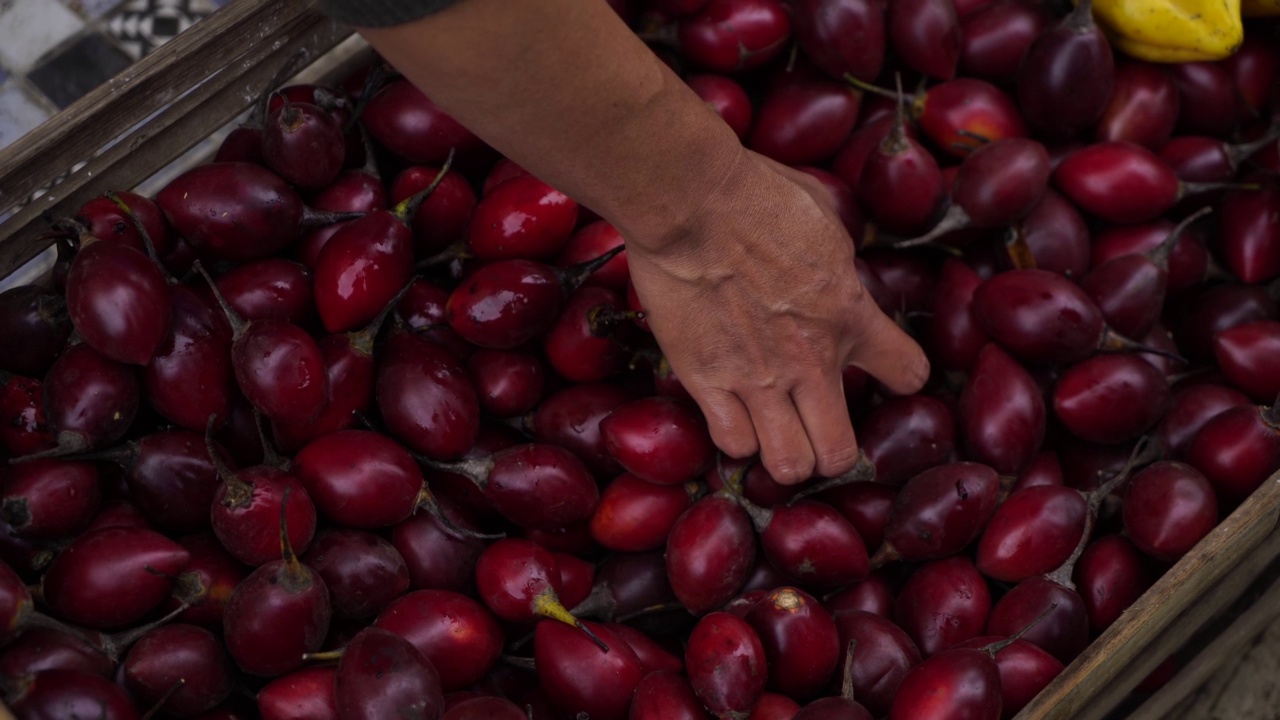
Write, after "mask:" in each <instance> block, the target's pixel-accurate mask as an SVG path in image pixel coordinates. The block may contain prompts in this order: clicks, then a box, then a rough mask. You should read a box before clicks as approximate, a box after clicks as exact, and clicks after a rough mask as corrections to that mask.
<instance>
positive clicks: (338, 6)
mask: <svg viewBox="0 0 1280 720" xmlns="http://www.w3.org/2000/svg"><path fill="white" fill-rule="evenodd" d="M456 2H459V0H320V9H321V10H322V11H323V12H324V13H325V14H326V15H328V16H329V17H331V18H333V19H334V20H338V21H340V22H344V23H347V24H350V25H355V26H357V27H389V26H391V25H399V24H401V23H406V22H409V21H410V20H417V19H418V18H421V17H424V16H426V15H430V14H431V13H433V12H436V11H438V10H443V9H444V8H446V7H448V6H450V5H453V4H454V3H456Z"/></svg>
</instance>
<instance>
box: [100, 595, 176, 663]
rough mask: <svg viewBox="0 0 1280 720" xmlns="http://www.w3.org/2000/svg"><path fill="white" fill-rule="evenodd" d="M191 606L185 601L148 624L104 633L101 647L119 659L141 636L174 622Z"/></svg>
mask: <svg viewBox="0 0 1280 720" xmlns="http://www.w3.org/2000/svg"><path fill="white" fill-rule="evenodd" d="M189 607H191V606H190V605H189V604H187V603H185V602H183V603H180V604H179V605H178V607H176V608H174V609H172V610H170V611H169V612H168V613H166V614H165V615H164V617H161V618H158V619H156V620H153V621H152V622H149V623H147V624H146V625H141V626H139V627H136V628H133V629H131V630H125V631H124V632H119V633H116V634H114V635H103V636H102V640H101V642H100V643H99V648H100V649H101V650H102V652H103V653H105V654H106V656H107V657H109V658H111V659H112V660H113V661H118V660H119V659H120V657H121V656H123V655H124V654H125V653H126V652H128V651H129V648H131V647H133V644H134V643H136V642H138V639H139V638H141V637H142V636H143V635H146V634H147V633H149V632H151V631H152V630H155V629H156V628H158V627H160V626H161V625H167V624H168V623H171V622H173V621H174V620H175V619H176V618H177V617H178V616H179V615H181V614H182V613H184V612H186V611H187V608H189Z"/></svg>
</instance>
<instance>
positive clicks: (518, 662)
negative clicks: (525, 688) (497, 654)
mask: <svg viewBox="0 0 1280 720" xmlns="http://www.w3.org/2000/svg"><path fill="white" fill-rule="evenodd" d="M502 662H504V663H506V664H508V665H510V666H511V667H518V668H520V669H521V670H528V671H529V672H537V671H538V664H537V662H536V661H534V659H533V658H523V657H516V656H515V655H508V654H506V653H503V654H502Z"/></svg>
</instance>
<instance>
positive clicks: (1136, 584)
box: [1074, 535, 1151, 633]
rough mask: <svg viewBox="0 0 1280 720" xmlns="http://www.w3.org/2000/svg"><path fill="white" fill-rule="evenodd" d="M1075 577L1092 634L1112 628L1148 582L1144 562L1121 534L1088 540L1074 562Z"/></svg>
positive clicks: (1131, 542) (1149, 582)
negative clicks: (1086, 545)
mask: <svg viewBox="0 0 1280 720" xmlns="http://www.w3.org/2000/svg"><path fill="white" fill-rule="evenodd" d="M1074 579H1075V583H1076V589H1077V590H1078V591H1079V593H1080V597H1081V599H1082V600H1084V607H1085V613H1086V615H1087V616H1088V618H1089V627H1090V628H1092V629H1093V632H1095V633H1100V632H1102V631H1103V630H1106V629H1107V628H1109V627H1111V625H1112V624H1113V623H1115V621H1116V620H1119V619H1120V615H1121V614H1122V613H1123V612H1124V611H1125V610H1127V609H1128V608H1129V606H1130V605H1132V604H1133V603H1134V601H1136V600H1137V599H1138V598H1139V597H1141V596H1142V593H1144V592H1146V590H1147V587H1148V586H1150V585H1151V578H1150V577H1148V570H1147V566H1146V561H1144V559H1143V557H1142V555H1141V554H1139V552H1138V549H1137V548H1136V547H1134V545H1133V541H1131V540H1129V538H1127V537H1125V536H1123V535H1106V536H1103V537H1100V538H1098V539H1096V540H1094V541H1093V542H1091V543H1089V545H1088V547H1086V548H1085V549H1084V552H1083V553H1081V554H1080V559H1079V560H1078V561H1077V562H1076V567H1075V575H1074Z"/></svg>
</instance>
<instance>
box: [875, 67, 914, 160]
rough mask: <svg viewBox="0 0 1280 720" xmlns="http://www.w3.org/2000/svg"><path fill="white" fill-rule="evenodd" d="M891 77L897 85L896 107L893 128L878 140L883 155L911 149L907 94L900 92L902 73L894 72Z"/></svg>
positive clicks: (898, 153) (897, 153)
mask: <svg viewBox="0 0 1280 720" xmlns="http://www.w3.org/2000/svg"><path fill="white" fill-rule="evenodd" d="M893 79H894V82H895V83H897V85H898V95H897V97H896V98H895V100H896V102H897V109H896V110H895V111H894V115H893V128H892V129H890V130H889V134H888V135H885V136H884V140H881V141H880V152H881V153H883V154H885V155H900V154H902V153H904V152H906V151H908V150H910V149H911V144H910V143H909V142H907V99H906V97H907V96H906V95H904V94H903V92H902V74H901V73H894V75H893Z"/></svg>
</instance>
